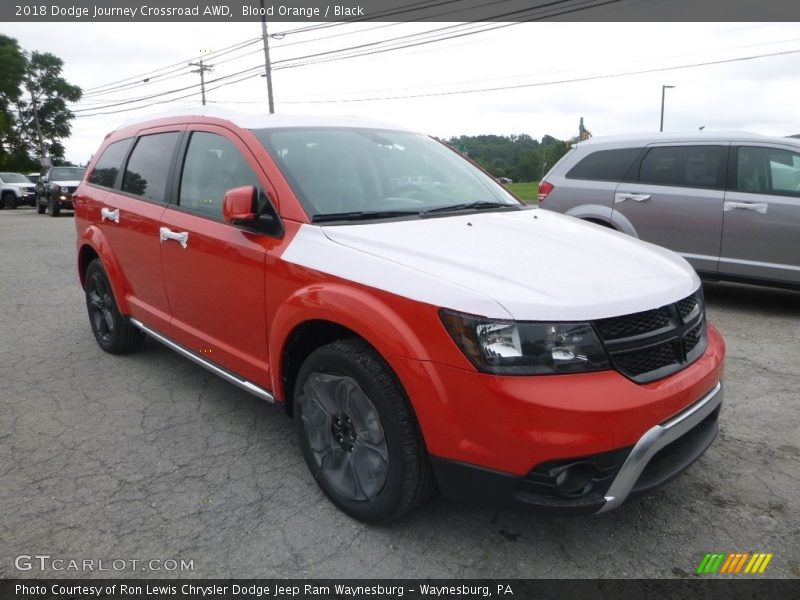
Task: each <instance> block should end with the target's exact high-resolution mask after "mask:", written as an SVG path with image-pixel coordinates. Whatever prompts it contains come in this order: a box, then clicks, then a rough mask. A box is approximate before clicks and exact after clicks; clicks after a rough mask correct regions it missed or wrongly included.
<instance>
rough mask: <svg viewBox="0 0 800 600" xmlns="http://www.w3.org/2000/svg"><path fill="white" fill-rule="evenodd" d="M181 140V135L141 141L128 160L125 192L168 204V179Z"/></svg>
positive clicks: (157, 134) (171, 133)
mask: <svg viewBox="0 0 800 600" xmlns="http://www.w3.org/2000/svg"><path fill="white" fill-rule="evenodd" d="M179 138H180V134H179V133H178V132H170V133H155V134H152V135H145V136H142V137H140V138H139V141H138V142H137V143H136V146H135V147H134V149H133V152H132V153H131V157H130V158H129V159H128V167H127V168H126V169H125V175H124V177H123V178H122V191H123V192H128V193H129V194H136V195H137V196H142V197H143V198H147V199H148V200H156V201H157V202H166V200H167V198H166V195H167V176H168V175H169V167H170V163H171V162H172V157H173V155H174V153H175V147H176V146H177V144H178V139H179Z"/></svg>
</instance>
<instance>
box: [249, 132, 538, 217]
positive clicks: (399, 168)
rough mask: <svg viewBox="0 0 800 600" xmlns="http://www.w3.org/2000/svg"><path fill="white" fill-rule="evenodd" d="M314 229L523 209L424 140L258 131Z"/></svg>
mask: <svg viewBox="0 0 800 600" xmlns="http://www.w3.org/2000/svg"><path fill="white" fill-rule="evenodd" d="M253 133H254V134H255V136H256V137H257V138H258V139H259V141H260V142H261V143H262V144H263V145H264V147H265V148H266V149H267V152H269V154H270V155H271V156H272V158H273V159H274V160H275V162H276V163H277V164H278V167H279V168H280V170H281V172H282V173H283V175H284V176H285V177H286V179H287V181H288V182H289V184H290V185H291V186H292V189H293V190H294V191H295V194H296V195H297V197H298V198H299V200H300V202H302V204H303V206H304V208H305V209H306V212H307V213H308V214H309V215H310V216H311V218H312V220H313V221H314V222H326V221H358V220H372V219H382V218H393V217H406V216H414V217H417V216H421V217H424V216H429V215H434V214H442V213H447V212H451V211H452V212H456V211H479V210H480V211H484V210H503V209H505V210H509V209H510V210H516V209H520V208H523V207H524V205H523V204H521V203H520V202H519V201H518V200H517V199H516V198H514V196H512V195H511V194H509V193H508V192H507V191H506V190H505V189H504V188H503V187H502V186H501V185H500V184H498V183H497V182H496V181H494V180H493V179H492V178H491V177H489V176H487V175H486V174H485V173H483V172H482V171H481V170H480V169H478V168H476V167H475V166H474V165H472V164H471V163H470V162H469V161H467V160H464V159H463V158H462V157H461V156H459V155H458V154H457V153H456V152H454V151H452V150H450V149H449V148H447V147H446V146H444V145H443V144H440V143H439V142H436V141H435V140H433V139H431V138H430V137H428V136H425V135H421V134H417V133H409V132H404V131H390V130H378V129H362V128H341V127H336V128H322V127H320V128H311V127H309V128H291V129H257V130H253Z"/></svg>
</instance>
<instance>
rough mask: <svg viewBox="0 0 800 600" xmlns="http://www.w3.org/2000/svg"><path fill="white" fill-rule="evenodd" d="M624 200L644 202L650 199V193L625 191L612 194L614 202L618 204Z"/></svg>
mask: <svg viewBox="0 0 800 600" xmlns="http://www.w3.org/2000/svg"><path fill="white" fill-rule="evenodd" d="M625 200H633V201H634V202H644V201H645V200H650V194H629V193H627V192H624V193H617V194H614V202H615V203H617V204H619V203H620V202H625Z"/></svg>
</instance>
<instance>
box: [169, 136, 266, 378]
mask: <svg viewBox="0 0 800 600" xmlns="http://www.w3.org/2000/svg"><path fill="white" fill-rule="evenodd" d="M180 173H181V175H180V180H179V181H180V183H179V186H180V187H179V189H178V193H177V205H170V206H169V207H168V208H167V210H166V211H165V212H164V215H163V217H162V223H161V227H162V242H161V259H162V266H163V270H164V282H165V286H166V290H167V296H168V298H169V304H170V307H171V309H172V328H171V333H172V337H173V338H174V339H175V341H177V342H178V343H180V344H182V345H184V346H186V347H188V348H190V349H191V350H193V351H194V352H196V353H197V354H199V355H200V356H202V357H203V358H206V359H207V360H210V361H212V362H214V363H216V364H218V365H220V366H222V367H224V368H226V369H228V370H230V371H233V372H235V373H237V374H239V375H241V376H243V377H245V378H247V379H248V380H250V381H252V382H254V383H256V384H257V385H260V386H261V387H264V388H267V389H269V388H270V387H271V386H270V383H269V381H270V380H269V362H268V356H267V319H266V300H265V274H264V265H265V260H266V254H267V251H268V250H269V249H270V248H272V247H273V246H274V245H275V243H277V240H275V239H273V238H271V237H269V236H266V235H262V234H258V233H253V232H250V231H247V230H244V229H241V228H239V227H235V226H233V225H230V224H228V223H225V222H224V221H223V220H222V200H223V197H224V195H225V192H226V191H227V190H229V189H232V188H235V187H239V186H244V185H254V186H256V187H257V188H259V189H261V190H266V189H268V188H267V187H266V184H267V181H266V179H265V177H264V176H263V174H262V173H260V169H259V167H258V165H257V163H256V162H255V160H254V159H253V157H252V155H251V154H250V152H249V150H248V149H247V148H246V146H245V145H244V144H243V143H242V142H241V141H240V140H239V139H238V138H236V137H235V136H234V135H233V134H232V133H230V132H227V130H224V129H222V128H219V127H213V126H203V127H199V128H198V130H195V131H193V132H192V133H191V134H190V137H189V139H188V145H187V147H186V151H185V156H184V159H183V165H182V167H181V168H180ZM257 173H259V174H258V175H257Z"/></svg>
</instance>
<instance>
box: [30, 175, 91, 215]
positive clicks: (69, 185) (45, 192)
mask: <svg viewBox="0 0 800 600" xmlns="http://www.w3.org/2000/svg"><path fill="white" fill-rule="evenodd" d="M85 174H86V169H84V168H83V167H49V168H47V169H45V170H44V171H43V172H42V176H41V177H40V178H39V181H38V182H37V183H36V209H37V212H38V213H39V214H40V215H43V214H44V213H45V212H48V213H50V216H51V217H57V216H58V215H59V214H61V210H62V209H67V210H72V209H73V204H72V193H73V192H74V191H75V188H76V187H78V184H79V183H80V181H81V179H83V176H84V175H85Z"/></svg>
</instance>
